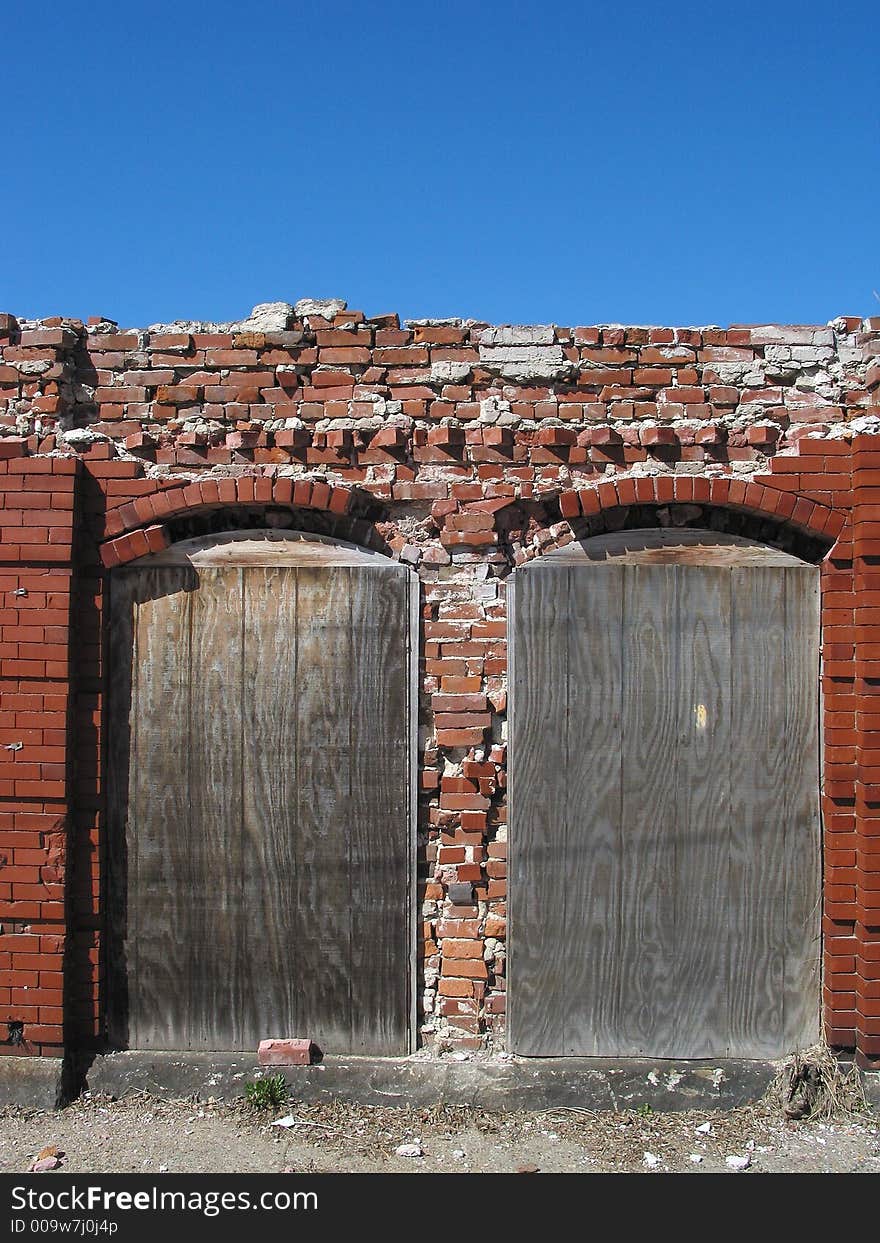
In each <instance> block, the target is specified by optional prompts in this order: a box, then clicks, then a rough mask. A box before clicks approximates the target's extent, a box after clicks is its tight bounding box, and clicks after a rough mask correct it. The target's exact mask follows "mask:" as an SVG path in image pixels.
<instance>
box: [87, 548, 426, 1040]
mask: <svg viewBox="0 0 880 1243" xmlns="http://www.w3.org/2000/svg"><path fill="white" fill-rule="evenodd" d="M417 590H418V589H417V580H416V578H415V576H414V575H413V574H412V572H411V571H409V570H407V569H406V568H405V567H403V566H400V565H397V564H396V563H394V562H392V561H390V560H388V559H387V558H385V557H382V556H379V555H375V554H370V553H367V552H365V551H364V550H362V549H357V548H354V547H352V546H347V545H343V544H340V543H334V542H332V541H329V540H327V539H322V538H321V537H318V536H307V535H305V534H300V535H294V534H292V533H289V532H288V533H285V535H284V537H283V538H281V537H280V536H279V533H278V532H273V531H264V532H247V533H246V534H244V533H242V534H240V535H234V536H232V535H227V536H214V537H210V538H205V539H200V540H192V541H187V542H186V543H184V544H180V545H176V546H174V547H173V548H172V549H170V550H169V551H168V552H167V553H162V554H158V555H156V556H154V557H149V558H143V559H142V560H141V561H140V562H137V563H134V564H133V565H132V566H130V567H125V568H122V569H119V570H116V571H114V572H113V575H112V583H111V609H110V623H109V624H110V688H111V716H110V727H109V757H108V760H109V770H110V808H109V817H108V818H109V826H108V829H109V831H108V838H109V858H108V865H109V873H110V875H109V886H108V887H109V890H110V893H109V927H108V936H109V941H110V955H109V959H110V961H109V967H110V978H109V981H108V1018H109V1023H110V1031H111V1035H112V1037H113V1038H114V1040H115V1041H116V1042H117V1043H119V1044H122V1045H126V1046H128V1047H131V1048H140V1049H233V1050H238V1049H242V1050H251V1051H252V1050H254V1049H255V1048H256V1045H257V1043H258V1041H259V1040H260V1039H262V1038H265V1037H277V1036H308V1037H311V1038H312V1039H314V1040H315V1041H316V1042H317V1043H318V1044H319V1045H320V1047H321V1048H322V1049H323V1050H324V1051H325V1052H329V1053H369V1054H399V1053H406V1052H409V1051H410V1050H411V1048H412V1042H413V1030H414V1027H413V1005H414V1002H413V992H414V990H413V966H414V920H413V910H412V890H413V876H414V860H413V840H414V832H413V803H414V744H413V739H412V736H411V726H410V722H411V720H412V706H413V699H414V679H415V669H416V666H415V663H414V662H415V659H416V656H415V653H414V651H413V644H414V641H415V640H414V635H415V633H416V632H415V627H414V624H413V623H414V618H415V617H416V616H417V609H418V595H417Z"/></svg>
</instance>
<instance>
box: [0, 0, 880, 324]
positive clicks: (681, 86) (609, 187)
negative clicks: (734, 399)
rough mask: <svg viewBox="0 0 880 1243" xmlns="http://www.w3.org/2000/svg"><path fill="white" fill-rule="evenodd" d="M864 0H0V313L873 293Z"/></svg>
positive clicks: (115, 314)
mask: <svg viewBox="0 0 880 1243" xmlns="http://www.w3.org/2000/svg"><path fill="white" fill-rule="evenodd" d="M878 12H880V11H878V6H877V0H853V2H849V0H837V2H836V3H834V4H829V3H821V4H820V3H818V2H817V0H781V2H776V0H764V2H763V3H754V2H753V0H737V3H726V2H719V0H715V2H713V0H702V3H691V2H690V0H684V2H680V3H672V4H671V3H649V2H648V0H630V2H629V3H625V2H618V3H611V2H609V0H605V2H604V3H601V4H596V3H592V2H583V3H569V2H565V0H563V2H558V3H546V2H545V3H539V2H536V0H512V2H509V3H496V2H494V0H490V2H483V0H469V2H468V3H461V2H459V0H445V2H444V0H435V2H434V3H424V4H420V3H415V2H414V0H405V2H404V0H391V2H382V0H375V2H373V3H370V2H368V0H360V2H354V0H335V2H334V0H325V2H323V3H321V2H318V0H288V2H287V3H283V2H279V0H276V2H270V3H265V4H260V3H250V4H248V3H242V2H241V0H238V2H236V3H232V2H231V0H211V2H210V3H197V2H194V0H178V2H177V3H169V2H167V0H154V2H151V3H147V4H136V3H126V2H123V3H119V4H114V5H105V4H101V5H98V4H91V3H90V4H76V5H74V4H62V3H60V2H58V0H52V2H49V3H45V2H40V0H32V2H24V0H19V2H18V3H9V4H7V5H6V6H5V7H4V12H3V17H2V21H0V47H2V64H3V120H2V139H0V150H2V157H0V190H2V204H3V211H2V218H0V219H2V224H0V311H4V310H9V311H12V312H14V313H17V314H19V315H23V316H38V315H39V316H48V315H57V314H64V315H75V316H81V317H86V316H88V315H93V314H103V315H107V316H109V317H110V318H113V319H116V320H119V321H120V322H121V323H123V324H125V325H135V324H147V323H150V322H155V321H158V320H170V319H174V318H192V319H213V320H224V319H238V318H241V317H243V316H245V315H246V314H247V313H248V311H249V310H250V308H251V307H252V306H253V305H254V304H255V303H257V302H266V301H273V300H276V299H281V300H285V301H291V302H292V301H296V299H297V298H300V297H305V296H309V297H343V298H346V299H347V300H348V303H349V305H350V306H354V307H358V308H360V309H362V310H364V311H366V312H367V314H380V313H383V312H387V311H398V312H399V313H400V314H401V316H403V317H406V318H414V317H421V316H445V315H462V316H473V317H476V318H480V319H486V320H490V321H495V322H513V323H521V322H529V323H536V322H548V321H553V322H556V323H560V324H589V323H596V322H608V321H612V322H625V323H639V324H645V323H656V324H703V323H717V324H722V325H724V324H728V323H731V322H755V321H764V322H767V321H785V322H795V323H797V322H811V323H812V322H820V323H824V322H825V321H826V320H828V319H830V318H832V317H833V316H835V315H839V314H849V315H872V314H880V301H878V299H877V297H876V296H875V294H874V292H873V291H874V290H877V291H878V292H880V228H878V207H880V56H878V53H880V17H878Z"/></svg>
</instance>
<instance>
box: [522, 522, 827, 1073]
mask: <svg viewBox="0 0 880 1243" xmlns="http://www.w3.org/2000/svg"><path fill="white" fill-rule="evenodd" d="M636 534H637V533H636ZM632 542H633V541H630V544H632ZM635 543H638V541H637V540H636V541H635ZM729 547H730V548H733V546H729ZM606 551H607V550H606ZM618 551H621V550H620V549H618ZM692 551H693V546H691V547H689V549H688V556H686V557H684V558H682V559H676V558H671V559H669V558H666V557H661V558H659V559H656V558H651V557H648V558H644V559H635V560H632V559H629V556H628V554H627V552H626V551H625V550H624V554H623V555H622V556H620V557H614V556H610V557H600V558H599V559H597V560H596V561H592V559H591V558H590V557H589V556H581V557H578V556H569V557H559V558H555V559H554V558H548V559H546V560H544V561H542V562H536V563H533V565H531V566H529V567H528V568H526V569H525V570H523V571H519V572H518V573H517V575H516V579H515V588H514V591H513V592H512V593H511V594H512V599H513V601H514V604H513V607H512V610H511V631H512V634H511V644H512V650H513V654H514V674H513V678H512V682H511V739H510V776H509V782H510V812H509V815H510V853H511V859H512V861H513V865H512V870H511V890H510V895H509V899H510V937H511V945H510V1000H509V1006H510V1014H511V1027H510V1035H511V1045H512V1048H513V1049H514V1050H515V1051H516V1052H519V1053H524V1054H536V1055H547V1056H549V1055H558V1054H565V1053H568V1054H582V1055H603V1056H634V1055H647V1056H655V1057H677V1058H683V1057H693V1058H700V1057H717V1056H725V1055H727V1056H741V1057H775V1056H781V1055H783V1054H784V1053H786V1052H789V1051H791V1050H792V1049H793V1048H795V1047H798V1046H803V1045H804V1044H807V1043H809V1042H810V1041H811V1040H813V1039H815V1036H816V1033H817V1028H818V1014H819V997H818V963H819V911H818V903H819V894H820V872H819V834H818V782H817V768H818V760H817V757H818V737H817V703H816V695H817V689H816V688H817V665H818V648H817V644H818V583H817V571H816V570H815V568H814V567H810V566H805V565H804V564H803V563H798V562H796V561H795V560H794V559H793V558H790V559H787V560H785V561H782V562H779V561H777V560H776V559H775V558H768V559H763V558H761V557H760V556H757V555H755V554H754V553H753V552H752V551H751V550H746V555H744V558H743V560H742V561H741V562H740V563H738V564H736V563H731V562H727V561H725V560H724V559H723V558H722V559H718V558H716V557H710V558H709V561H710V564H709V565H699V564H694V563H693V561H692V560H691V557H690V554H691V552H692ZM629 552H632V547H630V548H629ZM560 713H562V714H563V715H562V717H561V718H560ZM548 721H552V722H553V728H552V729H548V728H547V726H546V723H547V722H548ZM561 976H564V979H565V981H566V984H567V987H565V986H563V987H562V988H560V984H559V980H560V977H561Z"/></svg>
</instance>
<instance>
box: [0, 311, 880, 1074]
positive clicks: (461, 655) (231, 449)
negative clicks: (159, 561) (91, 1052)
mask: <svg viewBox="0 0 880 1243" xmlns="http://www.w3.org/2000/svg"><path fill="white" fill-rule="evenodd" d="M878 388H880V321H878V320H868V321H862V320H861V319H854V318H845V317H842V318H840V319H837V320H834V321H833V322H832V323H831V324H829V325H827V326H814V327H777V326H737V327H731V328H727V329H721V328H686V329H685V328H679V329H674V328H639V327H619V326H614V325H605V326H593V327H581V328H574V329H567V328H559V327H553V326H529V327H509V326H508V327H492V326H489V325H486V324H481V323H474V322H472V321H461V320H436V321H432V320H426V321H418V322H413V323H409V324H406V325H405V326H403V327H401V326H400V324H399V322H398V319H397V317H396V316H395V315H382V316H374V317H372V318H367V317H365V316H364V315H363V314H362V313H361V312H359V311H352V310H349V309H347V308H346V306H345V304H344V303H342V302H339V301H331V302H312V301H303V302H301V303H298V304H297V305H296V307H293V306H288V305H286V304H270V305H268V306H265V307H261V308H257V309H256V310H255V312H254V313H253V314H252V316H251V317H250V318H249V319H248V320H246V321H243V322H241V323H238V324H229V325H211V324H193V323H176V324H172V325H167V326H158V327H153V328H150V329H147V330H140V329H137V330H136V329H130V330H129V329H125V330H120V329H119V328H118V327H117V325H116V324H114V323H112V322H110V321H108V320H104V319H100V318H96V319H94V320H90V321H89V323H88V324H86V325H84V324H82V323H80V322H79V321H76V320H71V319H62V318H57V319H47V320H43V321H40V322H26V321H16V320H15V319H14V318H13V317H12V316H9V315H6V316H0V492H2V497H3V503H2V508H0V519H2V521H0V589H2V592H3V599H2V604H0V609H2V635H0V690H2V705H0V727H2V737H0V745H2V746H3V747H4V748H6V749H5V750H4V751H3V757H4V758H3V761H2V772H0V783H2V784H0V797H2V807H0V927H2V932H0V1004H2V1013H0V1039H2V1037H3V1034H4V1031H8V1037H9V1040H10V1041H11V1043H7V1045H6V1046H5V1047H4V1048H5V1051H6V1052H23V1053H39V1052H44V1053H51V1052H53V1051H58V1050H59V1049H60V1048H61V1047H62V1046H63V1045H64V1044H65V1043H67V1044H69V1045H77V1046H89V1045H95V1044H100V1040H101V1038H102V1031H103V1018H102V1014H103V993H102V988H103V977H102V970H103V959H102V947H101V927H102V902H103V900H104V893H103V889H102V884H103V879H102V868H101V858H102V853H101V852H102V839H101V834H102V831H103V816H104V805H105V798H106V790H105V789H104V784H103V745H104V738H103V729H104V712H103V708H104V694H105V686H104V682H103V672H102V660H103V651H104V634H103V621H102V610H103V600H104V589H105V583H106V573H107V570H108V569H109V568H111V567H112V566H114V565H117V564H121V563H124V562H126V561H129V560H131V559H132V558H134V557H137V556H140V555H142V554H144V553H146V552H147V551H150V550H156V549H159V548H162V547H165V546H167V544H168V543H169V542H171V541H173V540H176V539H180V538H185V537H186V536H188V535H192V534H198V533H202V532H208V531H211V530H219V529H228V528H230V527H236V526H261V525H262V526H265V525H271V526H278V527H284V526H299V527H304V528H308V529H313V530H318V531H323V532H327V533H329V534H335V535H338V536H341V537H344V538H347V539H354V540H356V541H357V542H360V543H363V544H369V545H371V546H374V547H377V548H381V549H383V550H384V551H386V552H387V553H388V555H391V556H395V557H398V558H400V559H401V560H402V561H404V562H406V563H408V564H410V565H412V566H414V567H415V568H416V569H417V571H418V573H419V576H420V578H421V581H422V584H423V589H424V603H423V625H422V634H421V637H420V641H421V645H422V656H423V675H422V678H423V680H422V699H421V705H420V773H419V782H420V790H421V798H420V820H419V827H420V875H419V886H420V888H419V892H420V900H421V902H422V903H423V906H422V911H423V924H422V930H423V938H422V941H423V959H422V965H421V971H422V979H421V981H420V987H421V991H422V1003H423V1014H422V1035H423V1039H424V1040H426V1041H429V1042H430V1041H433V1042H439V1041H449V1042H452V1043H455V1044H458V1045H463V1046H465V1047H482V1046H485V1045H486V1044H489V1045H492V1046H495V1047H501V1046H503V1032H504V1011H505V954H504V946H505V911H506V908H505V900H506V829H505V821H506V807H505V774H506V766H505V761H506V748H505V718H506V694H507V686H506V641H505V640H506V616H505V581H506V578H507V576H508V574H509V573H510V572H511V570H512V569H513V568H514V567H515V566H516V565H518V564H521V563H522V562H523V561H524V560H527V559H528V558H530V557H533V556H539V555H541V553H542V552H543V551H545V550H546V549H547V548H548V547H551V546H554V545H557V544H560V543H565V542H567V541H570V540H571V539H573V538H576V537H578V536H582V535H584V534H588V533H590V532H593V531H598V530H605V529H617V528H619V527H620V526H622V525H639V524H644V523H645V522H652V523H653V522H660V523H667V524H675V523H681V522H688V523H691V524H695V525H699V524H705V523H710V524H713V525H716V526H720V527H726V528H727V529H732V530H739V531H743V532H744V533H746V534H752V535H754V536H755V537H756V538H764V539H768V540H771V541H772V542H777V543H780V544H781V545H782V546H785V547H791V548H793V549H798V548H800V547H806V546H807V545H809V547H810V548H812V549H813V550H814V551H816V550H818V551H817V552H816V555H817V556H823V560H822V586H823V611H822V617H823V692H824V693H823V705H824V707H823V711H824V746H825V754H824V776H823V783H824V784H823V814H824V832H825V856H824V858H825V895H824V902H825V905H824V918H825V922H824V934H825V938H824V947H825V973H824V1002H825V1026H826V1035H827V1037H828V1039H829V1041H831V1042H832V1043H833V1044H835V1045H838V1046H841V1047H844V1048H855V1049H857V1051H858V1053H859V1056H860V1057H861V1059H862V1060H863V1061H870V1060H871V1059H877V1058H880V879H878V878H880V759H878V756H880V742H877V741H875V735H880V711H877V712H875V711H874V704H875V703H876V702H877V701H876V700H875V699H874V695H875V694H876V693H877V691H878V689H880V645H877V644H876V643H875V642H874V641H873V634H874V626H875V623H876V622H877V620H878V619H880V611H878V610H880V568H878V567H880V397H878ZM804 541H806V542H807V543H806V544H805V543H804ZM828 549H830V551H827V555H825V554H826V550H828Z"/></svg>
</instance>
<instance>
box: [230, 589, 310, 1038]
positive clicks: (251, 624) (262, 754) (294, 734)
mask: <svg viewBox="0 0 880 1243" xmlns="http://www.w3.org/2000/svg"><path fill="white" fill-rule="evenodd" d="M246 581H247V590H246V592H245V594H244V668H243V687H242V691H243V694H242V713H243V718H242V741H243V750H242V765H243V771H242V844H243V857H242V865H243V885H242V889H243V894H242V897H243V904H244V905H243V909H244V910H245V911H246V912H247V918H246V919H245V920H244V929H243V930H244V936H243V941H242V946H241V953H242V956H243V959H244V962H245V964H246V965H247V968H248V976H247V978H246V999H245V1013H246V1037H247V1044H248V1046H249V1047H251V1048H253V1046H254V1043H255V1040H256V1041H259V1039H260V1033H263V1034H264V1035H265V1033H266V1032H267V1031H278V1032H283V1031H298V1030H300V1029H299V1027H298V1026H297V1025H296V1024H297V1021H298V1020H299V1015H298V1013H297V1005H296V992H297V990H296V980H297V974H298V970H299V964H298V962H297V937H296V935H295V929H296V903H295V890H294V883H295V882H294V879H293V878H294V877H295V876H296V872H297V848H298V843H297V816H296V806H297V789H298V785H299V768H298V757H297V740H298V729H297V726H298V711H297V702H298V696H297V694H296V692H295V689H294V688H295V687H296V685H297V627H296V625H295V624H291V623H292V621H295V619H296V613H297V575H296V574H290V573H289V572H287V571H286V570H281V569H277V568H276V569H248V570H247V571H246ZM266 981H271V982H272V987H271V988H268V989H267V987H266Z"/></svg>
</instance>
